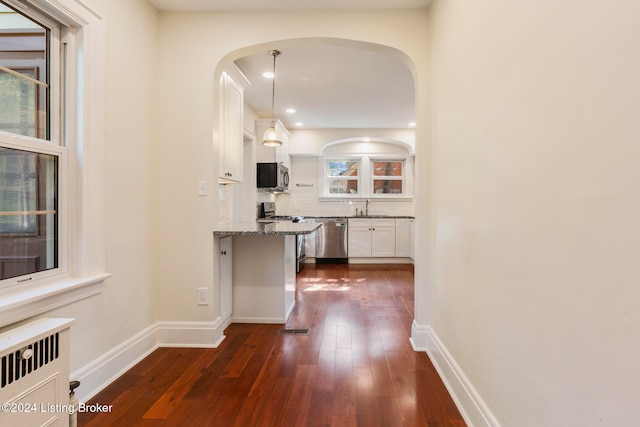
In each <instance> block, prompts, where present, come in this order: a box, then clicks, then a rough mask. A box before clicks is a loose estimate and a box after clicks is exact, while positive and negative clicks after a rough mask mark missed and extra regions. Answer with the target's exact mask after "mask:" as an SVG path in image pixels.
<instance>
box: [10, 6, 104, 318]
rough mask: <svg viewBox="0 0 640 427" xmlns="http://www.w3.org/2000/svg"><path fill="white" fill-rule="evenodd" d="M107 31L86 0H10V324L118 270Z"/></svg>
mask: <svg viewBox="0 0 640 427" xmlns="http://www.w3.org/2000/svg"><path fill="white" fill-rule="evenodd" d="M44 11H46V13H45V12H44ZM105 34H106V32H105V20H104V19H103V18H102V17H101V16H100V14H99V13H98V12H96V11H95V10H94V9H93V8H92V7H90V6H88V5H87V4H85V3H84V0H0V193H1V194H0V240H2V241H4V242H10V243H0V268H1V269H4V272H3V273H1V274H2V277H4V278H3V279H0V325H7V324H10V323H14V322H18V321H21V320H23V319H25V318H27V317H31V316H35V315H38V314H41V313H43V312H45V311H49V310H52V309H54V308H57V307H62V306H64V305H67V304H70V303H72V302H74V301H78V300H81V299H84V298H87V297H89V296H91V295H95V294H98V293H100V292H101V291H102V285H103V283H104V280H105V279H106V278H108V277H109V274H107V273H106V271H105V264H106V259H105V258H106V257H105V239H106V237H105V232H104V222H105V219H104V191H103V188H104V173H103V170H104V156H103V149H104V138H105V136H104V134H105V132H104V108H105V93H104V79H105V74H104V73H105V65H104V59H105V45H106V42H105ZM70 218H73V221H70ZM36 241H37V243H36ZM2 257H4V259H2ZM2 264H4V265H2Z"/></svg>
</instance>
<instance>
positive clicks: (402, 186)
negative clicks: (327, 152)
mask: <svg viewBox="0 0 640 427" xmlns="http://www.w3.org/2000/svg"><path fill="white" fill-rule="evenodd" d="M339 157H340V156H339V155H336V156H335V157H333V156H332V158H326V157H325V158H324V159H323V160H321V163H320V165H321V167H322V172H321V173H322V175H321V188H320V195H321V197H327V198H362V197H365V198H369V197H376V198H381V199H382V198H386V199H394V198H395V199H408V198H411V194H412V188H413V182H412V180H411V177H412V172H411V171H412V166H413V163H412V158H411V157H409V156H406V155H399V154H395V153H394V154H382V155H381V154H375V155H374V154H358V155H355V154H348V157H345V158H344V159H341V158H339Z"/></svg>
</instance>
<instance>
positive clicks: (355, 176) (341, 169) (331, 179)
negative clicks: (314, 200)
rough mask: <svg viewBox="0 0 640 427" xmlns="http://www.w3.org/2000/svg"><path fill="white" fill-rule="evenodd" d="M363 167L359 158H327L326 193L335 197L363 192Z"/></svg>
mask: <svg viewBox="0 0 640 427" xmlns="http://www.w3.org/2000/svg"><path fill="white" fill-rule="evenodd" d="M361 169H362V163H361V161H360V160H359V159H351V158H349V159H337V158H332V159H327V160H326V161H325V188H326V193H327V194H328V195H330V196H333V197H340V196H349V195H357V194H360V193H361V191H362V190H361V184H360V182H361V180H360V177H361V175H362V174H361Z"/></svg>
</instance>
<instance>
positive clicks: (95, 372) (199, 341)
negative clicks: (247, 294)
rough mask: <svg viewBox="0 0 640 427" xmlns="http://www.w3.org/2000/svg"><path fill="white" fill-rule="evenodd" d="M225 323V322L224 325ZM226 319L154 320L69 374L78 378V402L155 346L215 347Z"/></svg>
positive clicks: (71, 377)
mask: <svg viewBox="0 0 640 427" xmlns="http://www.w3.org/2000/svg"><path fill="white" fill-rule="evenodd" d="M225 323H226V324H225ZM227 325H228V322H223V321H222V320H221V319H218V320H217V321H215V322H156V323H154V324H153V325H151V326H149V327H148V328H146V329H144V330H143V331H141V332H139V333H138V334H136V335H134V336H133V337H131V338H129V339H128V340H126V341H125V342H123V343H122V344H120V345H119V346H117V347H115V348H113V349H112V350H110V351H109V352H107V353H106V354H104V355H102V356H101V357H99V358H98V359H96V360H94V361H93V362H91V363H89V364H87V365H85V366H83V367H82V368H80V369H78V370H76V371H75V372H72V373H71V376H70V379H71V380H78V381H80V387H79V388H78V389H76V396H77V397H78V400H79V401H81V402H86V401H87V400H89V399H91V398H92V397H94V396H95V395H96V394H98V393H99V392H100V391H102V390H103V389H104V388H105V387H107V386H108V385H109V384H111V383H112V382H113V381H115V380H116V379H117V378H118V377H120V376H121V375H122V374H124V373H125V372H126V371H128V370H129V369H131V368H132V367H133V366H135V365H136V364H137V363H138V362H140V361H141V360H142V359H144V358H145V357H147V356H148V355H149V354H151V353H152V352H153V351H154V350H155V349H157V348H158V347H198V348H215V347H218V345H220V343H221V342H222V340H224V338H225V337H224V328H225V327H226V326H227Z"/></svg>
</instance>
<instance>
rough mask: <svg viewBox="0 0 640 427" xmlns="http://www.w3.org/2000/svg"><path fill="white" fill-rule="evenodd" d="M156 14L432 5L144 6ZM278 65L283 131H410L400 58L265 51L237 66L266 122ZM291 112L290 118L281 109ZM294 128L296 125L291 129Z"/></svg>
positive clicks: (292, 0)
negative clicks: (271, 74) (273, 72)
mask: <svg viewBox="0 0 640 427" xmlns="http://www.w3.org/2000/svg"><path fill="white" fill-rule="evenodd" d="M150 1H151V3H153V4H154V5H155V6H156V7H157V8H159V9H161V10H184V11H188V10H266V9H269V10H285V9H300V10H302V9H407V8H426V7H427V6H428V5H429V3H430V0H325V1H323V2H317V1H314V2H311V1H310V0H307V1H305V0H272V1H270V2H268V3H267V2H264V0H218V1H212V0H150ZM269 49H278V50H280V51H281V52H282V54H281V55H279V56H278V57H277V60H276V89H275V90H276V92H275V93H276V95H275V107H276V114H275V116H276V118H278V119H280V121H281V122H282V123H283V124H284V125H285V127H287V128H288V129H300V128H302V129H327V128H329V129H337V128H352V129H358V128H392V129H404V128H410V126H409V123H410V122H413V121H414V120H415V89H414V82H413V76H412V74H411V72H410V71H409V69H408V67H407V66H406V65H405V64H404V63H403V62H402V61H400V60H399V59H398V58H396V57H394V56H391V55H389V54H387V53H384V52H381V50H380V49H378V50H375V51H373V50H365V49H360V48H355V47H347V46H339V45H335V44H317V43H316V44H309V45H306V46H295V47H291V46H290V47H283V48H280V47H279V46H273V47H268V48H267V49H265V51H264V52H260V53H256V54H253V55H250V56H246V57H244V58H240V59H238V60H236V61H235V62H236V65H237V66H238V68H240V70H241V71H242V72H243V73H244V74H245V76H246V77H247V79H248V80H249V82H250V85H249V86H248V87H247V88H246V89H245V100H246V101H247V103H248V104H249V105H250V106H251V107H252V108H253V109H254V111H255V112H256V114H257V115H258V116H259V117H261V118H271V90H272V88H271V85H272V80H271V79H267V78H265V77H263V76H262V73H263V72H265V71H270V70H271V69H272V67H273V57H272V56H270V55H269V53H268V50H269ZM290 107H291V108H295V110H296V112H295V113H293V114H291V113H287V112H285V110H286V109H287V108H290ZM296 123H302V126H297V125H296Z"/></svg>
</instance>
